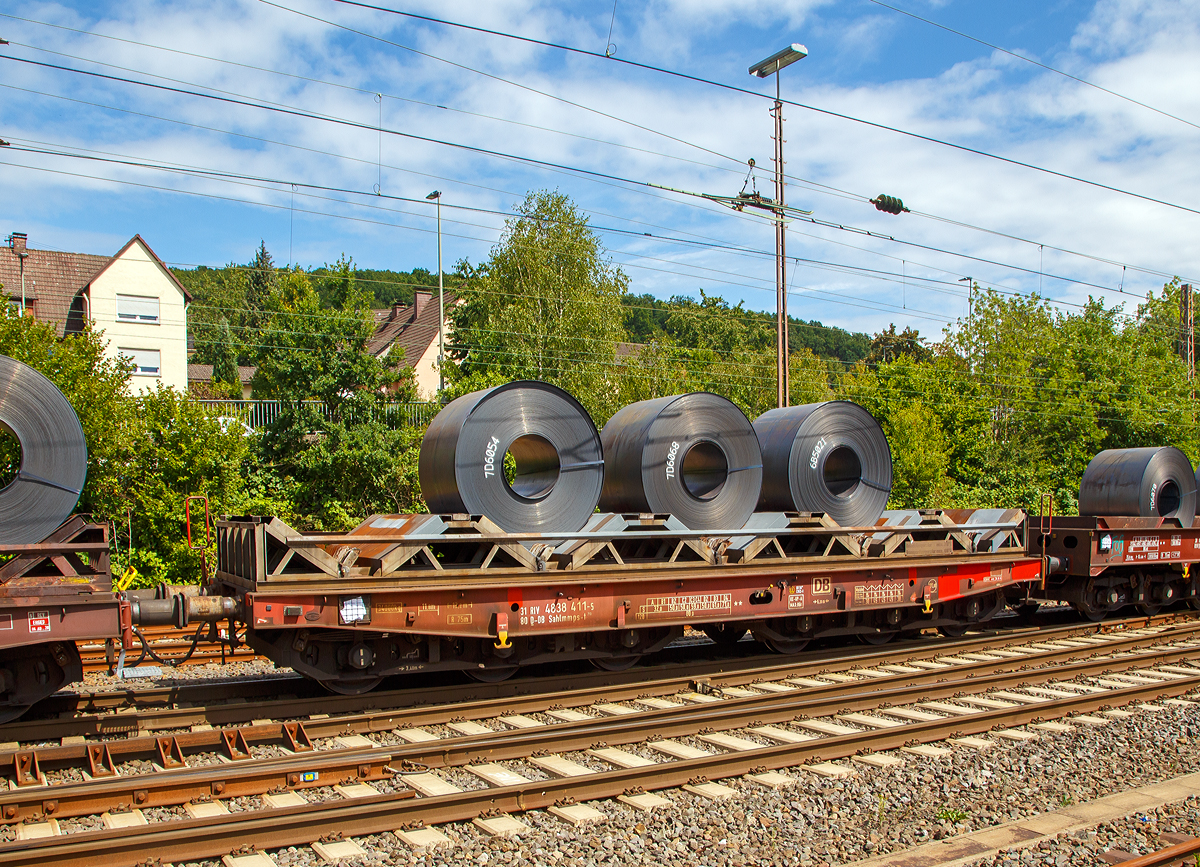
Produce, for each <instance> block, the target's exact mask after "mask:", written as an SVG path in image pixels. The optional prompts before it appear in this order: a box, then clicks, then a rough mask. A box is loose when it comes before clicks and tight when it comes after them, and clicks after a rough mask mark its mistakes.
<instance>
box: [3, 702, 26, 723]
mask: <svg viewBox="0 0 1200 867" xmlns="http://www.w3.org/2000/svg"><path fill="white" fill-rule="evenodd" d="M31 707H33V705H31V704H17V705H12V704H10V705H6V706H4V707H0V724H2V723H8V722H12V721H13V720H15V719H18V718H19V717H20V716H21V714H23V713H25V711H27V710H29V709H30V708H31Z"/></svg>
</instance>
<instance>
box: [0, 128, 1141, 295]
mask: <svg viewBox="0 0 1200 867" xmlns="http://www.w3.org/2000/svg"><path fill="white" fill-rule="evenodd" d="M10 150H13V151H26V152H30V153H40V154H45V155H50V156H60V157H64V158H74V159H85V160H93V161H101V162H113V163H122V164H125V165H133V166H137V167H141V168H148V169H158V170H163V171H177V172H183V173H188V174H197V175H204V176H210V177H219V178H226V179H236V180H247V181H255V182H258V183H269V184H276V185H292V184H294V185H297V186H301V187H306V188H309V189H320V190H326V191H333V192H341V193H346V194H351V195H357V196H370V197H373V198H385V199H392V200H396V201H404V202H412V203H417V204H419V203H420V201H421V200H418V199H416V198H410V197H405V196H392V195H384V194H381V193H376V192H374V191H372V192H370V193H368V192H366V191H361V190H353V189H349V188H344V187H334V186H330V185H320V184H312V183H307V182H302V181H292V180H286V179H281V178H263V177H256V176H252V175H246V174H241V173H235V172H228V171H222V170H214V169H204V168H199V167H189V166H182V165H179V164H166V165H164V164H161V163H152V162H149V161H146V160H123V159H117V158H114V157H101V156H94V155H89V154H76V153H69V152H64V151H50V150H47V149H44V148H26V147H19V146H18V147H11V148H10ZM570 170H574V169H573V168H571V169H570ZM620 180H622V181H623V182H625V183H630V184H639V183H642V182H640V181H636V180H632V179H620ZM446 207H453V208H456V209H459V210H466V211H475V212H479V213H489V214H503V213H504V212H500V211H497V210H495V209H487V208H478V207H474V206H467V205H449V204H448V205H447V206H446ZM795 220H796V221H797V222H807V223H811V224H813V225H817V226H823V227H826V228H832V229H837V230H839V231H844V232H850V233H852V234H858V235H863V236H867V237H871V238H876V239H881V240H885V241H889V242H892V243H896V244H901V245H904V246H909V247H913V248H916V249H922V250H926V251H930V252H935V253H940V254H944V255H949V256H956V257H959V258H965V259H969V260H972V261H976V262H981V263H985V264H990V265H995V266H997V267H1001V268H1006V269H1010V270H1015V271H1021V272H1023V273H1026V274H1030V275H1035V276H1046V277H1052V278H1054V279H1056V280H1061V281H1063V282H1066V283H1070V284H1075V285H1080V286H1087V287H1090V288H1094V289H1099V290H1102V291H1116V290H1114V289H1112V287H1110V286H1107V285H1103V284H1099V283H1093V282H1091V281H1087V280H1083V279H1080V278H1075V277H1067V276H1064V275H1060V274H1051V273H1048V272H1046V271H1044V270H1043V269H1034V268H1026V267H1024V266H1021V265H1016V264H1012V263H1006V262H1001V261H998V260H995V259H988V258H986V257H981V256H974V255H971V254H969V253H962V252H955V251H952V250H947V249H944V248H940V247H935V246H932V245H929V244H921V243H918V242H915V241H907V240H904V239H902V238H897V237H895V236H894V235H889V234H884V233H881V232H875V231H873V230H869V229H863V228H859V227H855V226H849V225H846V224H844V223H835V222H832V221H829V220H821V219H818V218H815V217H796V218H795ZM468 225H470V224H468ZM598 231H607V232H614V233H619V234H628V235H640V236H643V237H651V238H654V239H656V240H662V241H669V242H672V243H680V244H690V245H695V246H703V247H713V248H720V249H726V250H730V251H738V252H743V253H750V254H753V255H756V256H762V255H765V254H764V253H762V252H761V251H756V250H753V249H751V248H746V247H737V246H734V245H722V244H714V243H710V242H705V241H699V240H691V239H686V238H669V237H667V236H661V235H653V234H651V233H646V232H640V233H639V232H634V231H631V230H625V229H617V228H612V227H602V228H599V229H598ZM860 249H861V248H860ZM793 258H794V257H793ZM822 264H828V263H822ZM1122 294H1130V293H1122ZM1136 297H1140V298H1143V299H1144V296H1136ZM1062 303H1067V304H1071V303H1072V302H1062ZM1073 306H1082V305H1073Z"/></svg>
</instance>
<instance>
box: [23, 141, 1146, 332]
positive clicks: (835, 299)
mask: <svg viewBox="0 0 1200 867" xmlns="http://www.w3.org/2000/svg"><path fill="white" fill-rule="evenodd" d="M0 162H2V161H0ZM8 164H9V165H18V166H19V165H20V164H13V163H8ZM21 167H23V168H28V169H32V170H36V171H46V172H51V173H55V174H67V175H73V176H78V177H88V178H94V177H95V176H88V175H75V174H74V173H70V172H61V171H57V170H53V169H47V168H44V167H31V166H21ZM96 179H99V180H103V181H106V182H110V183H118V184H125V185H132V186H136V187H145V188H150V189H158V190H163V191H166V192H176V193H182V194H186V195H196V196H202V197H205V198H214V199H220V200H224V201H230V202H237V203H241V204H249V205H254V206H261V207H269V208H275V209H285V208H286V209H289V210H290V209H291V205H290V204H289V205H275V204H271V203H267V202H261V201H251V200H245V199H236V198H233V197H228V196H217V195H215V194H211V193H199V192H194V191H185V190H178V189H175V188H169V187H157V186H154V185H148V184H140V183H136V182H132V181H124V180H118V179H111V178H96ZM334 201H341V200H334ZM360 206H361V205H360ZM367 207H375V206H370V205H368V206H367ZM383 210H389V209H383ZM299 211H300V212H301V213H305V214H309V215H315V216H320V217H330V218H335V219H345V220H352V221H355V222H363V223H369V224H374V225H380V226H385V227H388V228H400V229H406V230H411V231H419V232H426V233H432V232H433V230H432V229H421V228H418V227H411V226H398V225H396V224H394V223H389V222H383V221H377V220H370V219H366V218H363V217H352V216H348V215H341V214H330V213H327V212H321V211H312V210H309V209H299ZM451 237H458V238H461V239H464V240H469V241H476V242H479V243H491V241H490V240H489V239H486V238H474V237H471V236H467V235H457V234H451ZM617 252H621V251H617ZM627 255H636V254H627ZM668 261H671V260H668ZM671 264H673V265H676V266H678V263H677V262H675V261H671ZM627 267H634V268H639V269H642V270H651V271H656V272H660V273H668V274H672V275H675V274H677V272H676V271H664V270H663V269H657V268H652V267H649V266H641V265H637V264H627ZM851 267H852V266H851ZM726 273H729V272H726ZM692 276H693V279H707V280H709V281H710V282H716V283H720V284H724V285H731V286H738V287H741V288H747V289H757V290H758V291H763V292H766V291H770V290H768V289H766V288H764V287H759V286H751V285H748V284H746V283H745V282H744V280H745V279H747V278H746V277H745V275H744V274H737V275H733V274H730V276H736V277H738V278H739V279H738V280H719V279H713V278H706V277H703V276H699V275H692ZM749 279H755V278H749ZM802 288H803V287H802ZM816 292H817V290H811V289H806V290H805V292H796V291H790V294H792V295H794V296H795V297H803V296H804V295H805V294H813V293H816ZM819 294H821V295H822V296H823V297H825V298H826V300H829V301H830V302H831V303H835V304H839V305H842V306H849V307H857V308H861V309H875V306H874V305H870V304H867V303H854V302H851V301H847V300H846V299H845V298H844V297H843V296H842V295H830V294H829V293H819ZM1002 294H1008V295H1012V296H1016V297H1023V295H1024V293H1018V292H1007V293H1002ZM960 297H962V296H960ZM1043 300H1045V301H1047V302H1048V303H1052V304H1058V305H1063V304H1066V305H1069V306H1079V307H1082V306H1083V305H1074V304H1071V302H1054V301H1053V300H1052V299H1043ZM887 306H890V307H894V305H887ZM895 312H901V311H900V310H896V311H895ZM903 312H904V313H905V314H906V315H908V316H909V317H910V318H924V319H927V320H929V321H939V322H946V321H947V318H946V317H945V316H938V315H936V314H927V313H925V312H923V311H914V310H913V309H912V308H908V309H906V310H904V311H903ZM1120 315H1122V316H1123V317H1125V318H1130V319H1132V318H1133V317H1132V315H1130V314H1120Z"/></svg>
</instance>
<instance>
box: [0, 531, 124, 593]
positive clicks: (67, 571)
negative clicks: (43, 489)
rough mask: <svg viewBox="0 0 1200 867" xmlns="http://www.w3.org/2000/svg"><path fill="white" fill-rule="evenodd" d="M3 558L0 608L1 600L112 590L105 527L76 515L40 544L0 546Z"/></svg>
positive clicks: (0, 553)
mask: <svg viewBox="0 0 1200 867" xmlns="http://www.w3.org/2000/svg"><path fill="white" fill-rule="evenodd" d="M8 558H11V559H8ZM3 559H7V562H6V563H4V565H3V566H0V605H2V604H3V598H5V597H9V598H14V597H30V596H39V595H58V594H78V593H108V592H111V591H112V572H111V571H110V569H109V554H108V525H107V524H89V523H88V522H87V521H85V520H84V519H83V518H81V517H79V516H78V515H77V516H75V517H73V518H71V519H69V520H68V521H67V522H66V523H64V524H63V525H62V526H61V527H59V528H58V529H57V530H55V531H54V532H53V533H51V534H50V535H49V536H47V537H46V538H45V539H44V540H43V541H41V542H37V543H31V544H25V545H2V546H0V560H3Z"/></svg>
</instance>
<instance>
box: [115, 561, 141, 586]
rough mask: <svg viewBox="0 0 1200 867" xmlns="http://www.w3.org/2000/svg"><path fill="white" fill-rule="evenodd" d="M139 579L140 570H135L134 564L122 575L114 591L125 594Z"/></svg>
mask: <svg viewBox="0 0 1200 867" xmlns="http://www.w3.org/2000/svg"><path fill="white" fill-rule="evenodd" d="M137 577H138V570H137V569H134V568H133V564H132V563H131V564H130V565H129V568H128V569H126V570H125V571H124V572H123V573H122V574H121V577H120V578H118V579H117V583H116V584H114V585H113V589H115V590H116V591H117V592H118V593H124V592H125V591H126V590H128V589H129V585H130V584H132V583H133V582H134V580H135V579H136V578H137Z"/></svg>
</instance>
